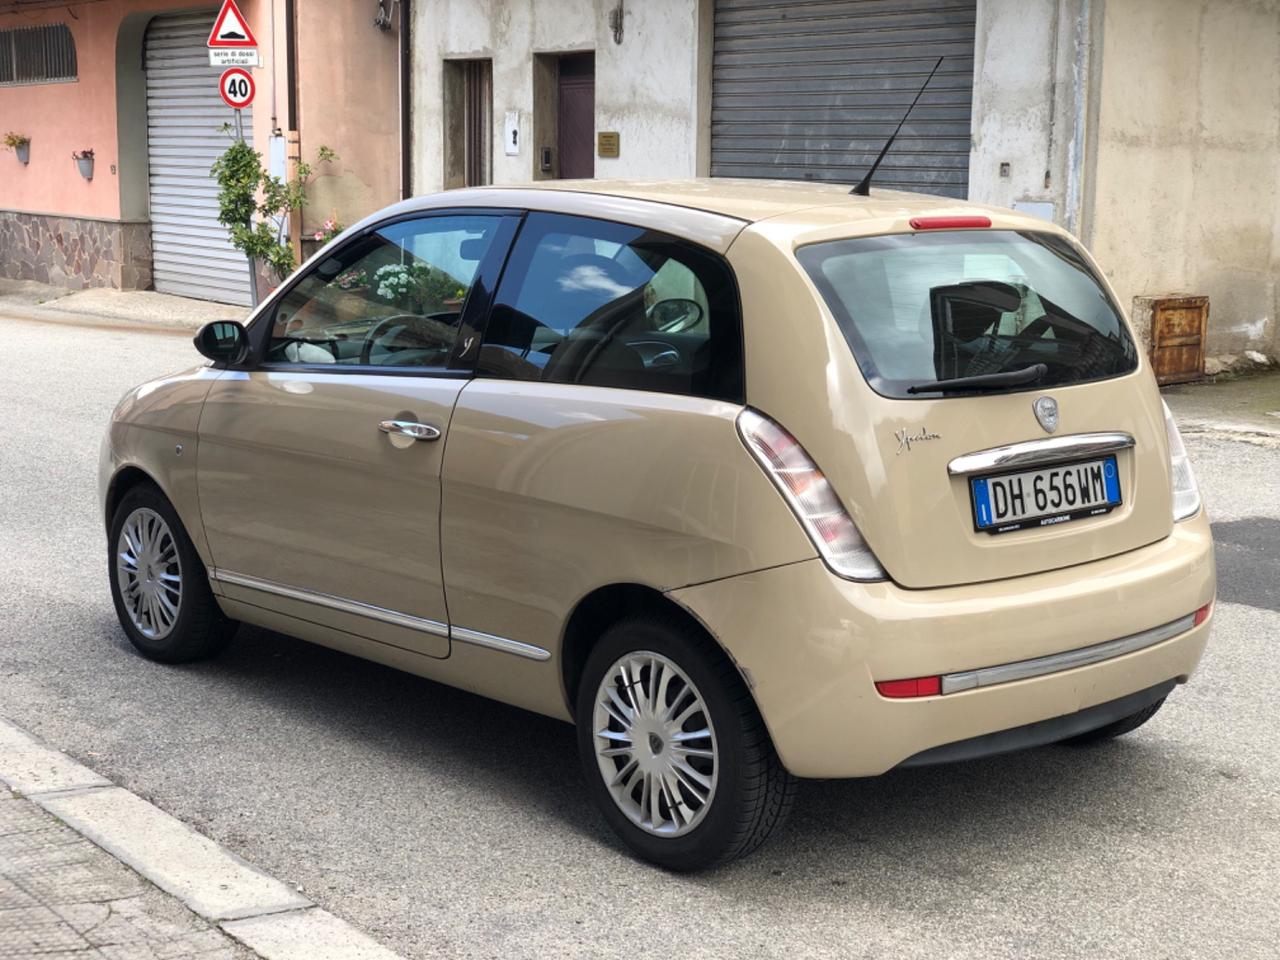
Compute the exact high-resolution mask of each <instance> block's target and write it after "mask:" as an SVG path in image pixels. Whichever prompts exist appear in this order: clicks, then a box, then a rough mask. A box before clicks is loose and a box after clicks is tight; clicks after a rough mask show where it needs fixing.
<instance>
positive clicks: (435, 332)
mask: <svg viewBox="0 0 1280 960" xmlns="http://www.w3.org/2000/svg"><path fill="white" fill-rule="evenodd" d="M499 223H500V218H498V217H495V216H486V215H458V216H452V215H450V216H440V217H423V218H421V219H417V220H405V221H400V222H398V223H392V224H388V225H387V226H385V227H381V228H379V229H378V230H375V231H373V232H372V233H370V234H368V235H367V236H364V237H361V238H360V239H358V240H356V241H354V242H353V243H351V244H349V245H347V246H345V247H343V248H342V249H341V250H339V251H338V252H337V253H335V254H334V255H333V256H330V257H328V258H327V259H325V260H323V261H321V262H320V263H319V264H317V265H316V266H315V267H314V268H313V269H312V270H311V272H310V273H309V274H307V275H306V276H304V277H303V278H302V279H301V280H300V281H299V282H298V283H297V284H296V285H295V286H294V287H293V289H292V290H290V291H289V292H288V293H287V294H286V295H285V296H284V298H283V299H282V300H281V301H280V304H279V306H278V307H277V308H276V312H275V317H274V319H273V323H272V328H271V336H270V339H269V341H268V343H267V348H266V355H265V360H266V362H267V363H271V364H291V363H296V364H339V365H359V366H375V367H443V366H445V365H446V364H447V363H448V360H449V355H450V354H451V353H452V351H453V345H454V340H455V339H456V338H457V334H458V326H459V323H460V321H461V318H462V313H463V309H464V307H465V306H466V302H467V296H468V294H469V293H470V291H471V286H472V283H473V282H474V280H475V277H476V273H477V271H478V270H479V267H480V263H481V261H482V260H483V259H484V256H485V254H486V253H487V252H488V249H489V245H490V244H491V243H492V241H493V238H494V234H495V233H496V231H497V229H498V224H499Z"/></svg>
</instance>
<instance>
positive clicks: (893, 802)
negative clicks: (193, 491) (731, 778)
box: [105, 626, 1216, 900]
mask: <svg viewBox="0 0 1280 960" xmlns="http://www.w3.org/2000/svg"><path fill="white" fill-rule="evenodd" d="M105 629H107V630H108V631H111V632H116V631H114V628H113V627H111V626H107V627H106V628H105ZM182 669H183V670H184V671H191V672H196V673H198V674H199V681H200V683H202V684H209V683H211V682H212V683H213V684H214V685H216V686H220V687H223V688H224V692H228V693H229V692H231V691H232V690H234V691H235V692H236V695H237V696H245V695H248V696H250V697H252V698H253V699H255V700H260V701H267V702H269V703H270V706H271V708H272V710H273V711H275V712H278V713H279V714H280V715H282V717H283V718H284V724H285V726H294V727H298V728H305V729H307V730H308V735H309V736H310V737H312V738H313V739H314V740H315V741H316V742H319V743H325V742H334V743H344V742H347V741H348V740H349V739H350V738H355V739H356V740H358V742H359V745H360V750H361V752H362V753H366V754H367V753H369V752H373V753H374V754H375V763H380V764H384V765H386V767H387V768H388V769H390V768H394V769H396V770H399V771H402V772H405V774H406V776H407V777H409V778H410V779H413V778H417V779H419V780H422V779H423V778H430V780H431V781H432V782H433V784H435V785H437V786H439V785H441V783H442V781H443V783H444V784H445V785H447V788H448V789H450V790H451V791H452V790H456V791H458V792H459V793H462V794H463V795H464V796H465V795H467V794H470V795H472V796H474V797H475V798H476V799H477V801H479V802H485V803H488V802H492V801H499V802H509V803H510V804H511V806H512V809H514V810H520V811H523V812H522V814H521V816H522V817H528V816H529V815H530V814H537V815H541V816H544V817H546V818H548V819H550V820H552V821H554V822H557V823H559V824H561V825H562V826H563V827H565V828H567V829H568V830H569V831H571V832H572V833H575V834H577V835H579V836H581V837H586V838H590V839H591V840H592V841H594V842H597V843H601V844H603V845H605V846H607V847H609V848H611V849H613V850H615V851H617V850H619V849H620V846H619V844H617V843H616V842H615V841H614V839H613V837H612V835H611V834H610V833H609V832H608V830H607V828H606V826H605V824H604V822H603V820H602V819H601V818H600V817H599V816H598V815H597V814H596V813H595V811H594V810H593V809H591V807H590V804H589V801H588V800H587V797H586V793H585V790H584V784H583V780H582V775H581V773H580V772H579V767H578V759H577V752H576V746H575V741H574V733H573V729H572V728H571V727H570V726H568V725H567V724H563V723H560V722H558V721H555V720H551V719H548V718H545V717H541V716H538V715H535V714H531V713H528V712H526V711H523V710H519V709H516V708H513V707H508V706H505V705H503V704H499V703H495V702H493V701H490V700H486V699H484V698H482V697H478V696H475V695H473V694H469V693H466V692H463V691H459V690H456V689H453V688H451V687H447V686H444V685H442V684H438V683H434V682H432V681H429V680H424V679H421V678H418V677H414V676H411V675H409V674H406V673H402V672H400V671H397V670H393V669H391V668H388V667H383V666H381V665H378V664H374V663H371V662H368V661H364V660H360V659H358V658H355V657H351V656H347V655H345V654H342V653H338V652H336V651H331V650H328V649H326V648H323V647H319V646H313V645H311V644H307V643H304V642H302V641H299V640H294V639H292V638H290V637H285V636H282V635H279V634H274V633H269V632H266V631H262V630H259V629H256V628H251V627H244V628H242V629H241V632H240V634H239V635H238V637H237V639H236V642H235V643H234V644H233V645H232V647H231V648H230V649H229V650H228V651H227V652H226V653H225V654H223V656H221V657H220V658H218V659H217V660H215V661H212V662H210V663H204V664H196V665H193V666H190V667H186V668H182ZM1178 695H1179V694H1178V691H1175V692H1174V694H1173V696H1172V698H1171V701H1170V706H1168V707H1166V710H1169V711H1170V712H1172V711H1173V710H1176V709H1177V703H1176V701H1177V698H1178ZM1159 723H1160V718H1157V719H1156V720H1155V721H1154V722H1153V724H1152V727H1149V728H1147V731H1151V730H1153V729H1154V730H1156V734H1155V735H1151V734H1150V733H1148V732H1146V731H1144V732H1143V733H1139V734H1136V735H1132V736H1131V737H1129V738H1127V739H1126V740H1122V741H1118V742H1116V743H1112V744H1109V745H1104V746H1101V747H1097V748H1092V749H1078V748H1068V747H1049V748H1044V749H1039V750H1033V751H1028V752H1023V753H1017V754H1011V755H1007V756H1004V757H997V758H992V759H988V760H983V761H976V762H971V763H966V764H958V765H951V766H944V767H934V768H925V769H916V770H904V771H897V772H891V773H889V774H886V775H885V776H882V777H878V778H873V779H866V780H850V781H827V782H808V783H806V784H804V786H803V789H802V790H801V793H800V798H799V801H798V803H797V806H796V810H795V813H794V814H793V816H792V819H791V821H790V822H789V824H788V826H787V827H786V828H785V830H784V831H783V832H782V834H781V835H779V836H777V837H775V838H774V842H773V843H771V844H770V845H767V846H766V847H765V848H763V849H762V850H761V851H760V852H759V853H758V854H757V855H755V856H754V857H752V858H750V859H748V860H746V861H743V862H741V863H739V864H735V865H731V866H729V867H726V868H724V869H722V870H719V871H716V872H715V873H712V874H704V875H703V877H702V878H701V879H696V878H695V880H694V882H696V883H700V882H711V881H712V879H713V878H715V882H716V883H720V882H724V881H726V880H727V881H728V882H730V883H731V884H733V885H734V886H735V887H736V886H737V883H736V882H735V881H734V879H733V878H735V877H737V878H740V879H742V880H743V882H746V880H747V878H752V877H754V878H757V879H758V878H759V877H760V876H762V875H763V876H766V877H767V876H769V875H771V874H772V875H774V876H779V875H781V874H782V873H785V872H789V871H793V870H795V869H797V868H798V867H802V869H803V870H804V871H806V872H809V873H813V874H816V875H819V876H823V877H826V878H827V880H824V881H823V882H824V883H826V882H829V884H830V885H832V886H833V887H838V886H841V885H843V884H844V883H846V882H848V878H855V882H860V881H858V880H857V878H861V879H862V880H865V879H866V876H867V873H866V872H867V870H868V869H869V868H870V867H872V866H873V865H875V864H879V865H880V867H881V869H882V870H887V872H882V873H881V874H880V875H879V880H878V882H879V883H880V884H881V887H882V888H881V889H880V890H879V891H878V892H877V893H876V897H877V898H880V897H882V896H886V895H889V894H890V893H891V891H892V890H893V888H896V887H899V886H902V887H904V889H905V887H906V886H910V885H911V884H913V883H916V882H918V881H919V878H920V875H921V874H922V873H924V874H928V875H930V876H932V877H934V878H935V879H937V880H939V881H947V880H952V881H955V880H962V879H963V878H965V877H967V876H969V875H971V874H975V873H982V872H983V871H991V870H994V871H999V870H1005V869H1007V865H1008V860H1009V857H1010V851H1011V850H1017V849H1019V848H1023V849H1025V850H1026V851H1028V852H1029V855H1031V856H1032V857H1033V858H1034V859H1037V860H1040V859H1043V858H1045V857H1048V856H1051V855H1052V854H1053V853H1054V851H1055V850H1057V851H1059V852H1063V851H1062V848H1061V847H1060V846H1059V845H1060V844H1061V843H1062V842H1063V838H1066V840H1067V842H1068V844H1072V843H1074V844H1080V845H1087V844H1090V843H1094V842H1098V843H1106V842H1107V841H1106V839H1105V838H1106V837H1107V836H1112V837H1114V836H1116V835H1117V831H1118V832H1119V833H1120V834H1128V833H1131V832H1132V831H1135V830H1136V831H1138V832H1142V831H1146V830H1149V829H1151V828H1152V827H1151V824H1152V823H1157V824H1158V825H1159V827H1158V829H1159V830H1160V831H1161V832H1166V831H1170V830H1177V829H1179V828H1180V827H1181V826H1182V825H1184V824H1185V823H1186V822H1187V821H1188V818H1191V817H1194V816H1195V813H1194V804H1187V802H1186V796H1187V790H1188V781H1189V780H1197V779H1198V780H1200V781H1201V782H1202V783H1203V782H1205V781H1206V780H1208V779H1216V778H1206V777H1205V776H1204V775H1203V774H1204V771H1201V770H1198V769H1197V768H1196V764H1195V763H1194V762H1193V761H1190V760H1189V759H1188V757H1187V756H1185V755H1182V754H1180V753H1179V747H1178V745H1177V744H1170V743H1167V742H1165V741H1162V740H1161V738H1160V736H1159V734H1158V725H1159ZM858 735H859V733H858V732H857V731H849V732H848V733H847V736H849V737H854V736H858ZM872 735H874V734H872ZM832 748H833V749H838V748H839V744H838V742H836V741H835V740H834V739H833V743H832ZM415 768H416V769H415ZM401 789H406V790H407V789H409V788H408V787H407V786H404V785H403V784H402V785H401ZM1170 791H1172V792H1174V793H1177V794H1179V795H1180V797H1181V800H1180V803H1179V804H1177V805H1174V806H1170V805H1166V804H1165V803H1163V802H1162V796H1163V795H1164V794H1166V793H1167V792H1170ZM409 799H411V798H397V797H396V796H394V795H387V796H385V797H384V798H383V801H384V802H387V803H391V804H397V803H399V802H402V800H403V801H404V802H407V801H408V800H409ZM1050 836H1052V837H1054V838H1056V839H1055V841H1054V842H1052V843H1049V842H1047V838H1048V837H1050ZM527 842H530V843H538V842H539V841H538V840H537V839H536V838H532V837H530V838H528V840H527ZM1068 852H1069V848H1068ZM740 893H741V895H743V896H745V897H747V898H748V899H752V898H755V897H764V898H766V899H767V897H768V896H769V894H768V890H767V888H761V889H744V890H742V891H740ZM813 895H815V896H818V897H819V898H821V897H822V896H823V893H822V886H821V885H820V886H819V887H818V888H817V891H816V893H814V894H813ZM831 895H832V897H833V898H835V899H840V900H847V892H845V893H844V894H840V893H837V892H835V891H834V890H833V891H832V894H831Z"/></svg>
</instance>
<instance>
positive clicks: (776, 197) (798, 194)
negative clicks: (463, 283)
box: [370, 177, 1060, 253]
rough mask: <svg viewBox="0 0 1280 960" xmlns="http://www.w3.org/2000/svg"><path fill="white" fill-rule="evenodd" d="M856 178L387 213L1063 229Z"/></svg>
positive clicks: (720, 244)
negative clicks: (516, 211)
mask: <svg viewBox="0 0 1280 960" xmlns="http://www.w3.org/2000/svg"><path fill="white" fill-rule="evenodd" d="M850 191H851V188H850V186H849V185H848V184H838V183H811V182H807V181H794V180H747V179H728V178H721V177H703V178H696V179H681V180H540V181H536V182H533V183H523V184H509V185H502V186H486V187H467V188H462V189H456V190H446V191H444V192H442V193H435V194H429V195H426V196H420V197H414V198H412V199H410V200H405V201H403V202H401V203H399V204H397V205H396V206H394V207H392V208H389V209H388V210H385V211H382V212H381V213H379V214H377V215H376V216H375V218H370V219H382V218H384V217H386V216H388V215H403V214H406V213H413V212H417V211H423V210H430V209H438V208H442V207H516V208H521V209H529V210H543V211H549V212H558V213H569V214H576V215H581V216H596V217H601V218H604V219H611V220H618V221H621V222H624V223H634V224H636V225H638V226H645V227H650V228H652V229H655V230H663V231H665V232H667V233H670V234H673V235H675V236H678V237H682V238H685V239H688V240H692V241H694V242H696V243H700V244H702V245H704V246H708V247H711V248H712V249H715V250H717V251H719V252H721V253H723V252H725V251H726V250H727V249H728V247H729V246H730V244H732V243H733V241H734V239H735V238H736V237H737V235H738V234H739V233H741V232H742V230H743V229H746V228H747V227H749V226H750V225H752V224H760V223H763V222H765V221H768V222H769V225H770V229H769V231H768V232H769V233H770V235H771V236H772V238H773V239H774V240H775V242H779V243H782V244H784V245H785V244H787V243H799V242H809V241H810V240H813V239H821V238H825V237H827V236H839V235H844V236H868V235H874V234H880V233H893V232H903V231H907V230H910V229H911V227H910V226H909V220H910V218H911V217H915V216H963V215H974V214H985V215H987V216H989V217H990V218H991V220H992V226H993V227H996V228H1001V229H1031V230H1049V231H1053V232H1060V230H1059V228H1057V227H1055V226H1053V225H1052V224H1051V223H1049V222H1048V221H1045V220H1040V219H1037V218H1034V217H1031V216H1028V215H1026V214H1022V213H1018V212H1016V211H1013V210H1010V209H1008V208H1005V207H991V206H986V205H982V204H975V203H970V202H968V201H966V200H957V199H955V198H952V197H939V196H934V195H931V194H923V193H906V192H903V191H899V190H881V189H878V188H876V187H874V186H873V187H872V189H871V194H870V196H865V197H862V196H856V195H854V194H852V193H851V192H850Z"/></svg>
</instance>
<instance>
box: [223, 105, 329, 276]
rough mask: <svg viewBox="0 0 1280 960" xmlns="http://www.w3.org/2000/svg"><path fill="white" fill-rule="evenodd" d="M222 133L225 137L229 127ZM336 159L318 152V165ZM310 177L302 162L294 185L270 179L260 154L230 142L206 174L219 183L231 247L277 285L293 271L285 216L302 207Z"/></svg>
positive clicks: (307, 166)
mask: <svg viewBox="0 0 1280 960" xmlns="http://www.w3.org/2000/svg"><path fill="white" fill-rule="evenodd" d="M223 130H224V132H229V131H230V126H229V125H228V126H224V127H223ZM337 159H338V155H337V154H336V153H334V152H333V151H332V150H330V149H329V148H328V147H324V146H322V147H320V149H319V150H317V151H316V163H317V164H320V163H330V162H332V161H334V160H337ZM313 173H314V167H313V166H312V165H311V164H310V163H306V162H305V161H304V162H301V163H299V164H298V167H297V171H296V174H295V176H294V178H293V179H292V180H289V181H287V182H286V181H285V180H283V179H282V178H280V177H277V176H273V175H272V174H271V173H269V172H268V171H267V169H266V168H265V167H264V166H263V165H262V154H260V153H258V151H257V150H254V149H253V147H251V146H249V145H248V144H247V143H245V142H244V141H243V140H233V141H232V144H231V146H230V147H228V148H227V150H226V152H225V153H223V154H222V156H220V157H219V158H218V159H217V160H216V161H215V162H214V164H213V168H212V170H211V172H210V175H211V176H212V177H213V178H214V179H215V180H217V181H218V221H219V222H220V223H221V224H222V225H223V226H225V227H226V228H227V230H228V231H229V232H230V234H231V243H232V245H233V246H234V247H235V248H236V249H237V250H240V251H243V252H244V254H245V255H246V256H249V257H253V258H256V259H257V260H259V261H261V262H262V263H265V264H266V265H267V266H268V267H269V268H270V270H271V272H272V273H273V274H275V279H276V281H277V282H279V281H280V280H283V279H284V278H285V277H286V276H288V274H289V273H290V272H292V270H293V268H294V267H295V266H297V261H296V259H295V258H294V255H293V247H292V246H290V245H289V244H288V243H286V242H285V227H286V226H287V225H288V222H289V214H290V213H291V212H292V211H294V210H301V209H302V208H303V207H304V206H306V204H307V193H306V190H307V184H308V183H309V182H310V180H311V177H312V175H313Z"/></svg>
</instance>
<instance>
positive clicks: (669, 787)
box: [592, 651, 720, 837]
mask: <svg viewBox="0 0 1280 960" xmlns="http://www.w3.org/2000/svg"><path fill="white" fill-rule="evenodd" d="M592 723H593V727H592V730H593V733H594V742H595V751H596V760H597V762H598V764H599V767H600V775H601V776H602V777H603V778H604V782H605V785H606V786H607V787H608V789H609V795H610V796H611V797H612V798H613V801H614V803H616V804H617V805H618V809H619V810H621V811H622V812H623V813H624V814H625V815H626V816H627V818H628V819H629V820H630V821H631V822H632V823H634V824H635V825H636V826H638V827H639V828H640V829H642V830H644V831H646V832H648V833H652V834H654V835H657V836H662V837H675V836H680V835H682V834H685V833H688V832H689V831H690V830H693V829H694V828H695V827H697V826H698V824H699V823H701V822H702V820H703V818H704V817H705V816H706V814H707V811H708V810H710V809H711V804H712V801H713V800H714V798H715V791H716V781H717V779H718V776H719V771H720V764H719V754H718V752H717V747H716V732H715V727H714V725H713V724H712V722H711V714H710V711H709V710H708V709H707V706H706V703H705V701H704V700H703V697H702V694H701V693H699V692H698V688H697V687H696V686H695V685H694V683H693V681H692V680H691V679H689V676H688V674H686V673H685V672H684V671H683V670H681V669H680V667H678V666H677V665H676V664H675V663H674V662H673V661H671V660H669V659H668V658H667V657H664V656H663V655H662V654H659V653H652V652H649V651H637V652H635V653H628V654H626V655H625V656H623V657H621V658H619V659H618V660H617V661H615V662H614V664H613V665H612V666H611V667H610V668H609V669H608V671H606V673H605V675H604V678H603V679H602V680H601V681H600V686H599V688H598V689H597V691H596V698H595V710H594V715H593V717H592Z"/></svg>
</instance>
